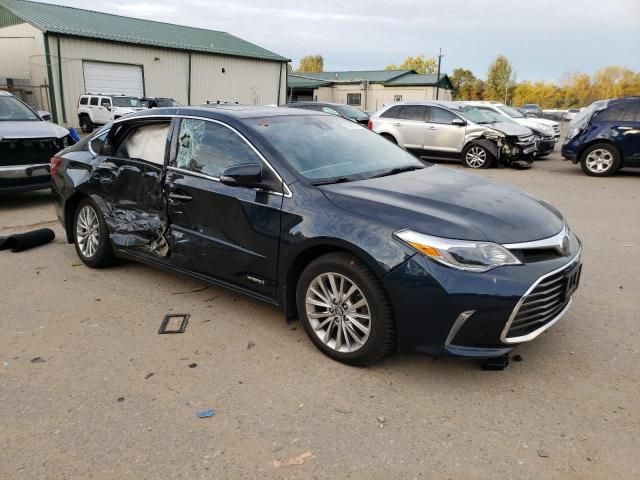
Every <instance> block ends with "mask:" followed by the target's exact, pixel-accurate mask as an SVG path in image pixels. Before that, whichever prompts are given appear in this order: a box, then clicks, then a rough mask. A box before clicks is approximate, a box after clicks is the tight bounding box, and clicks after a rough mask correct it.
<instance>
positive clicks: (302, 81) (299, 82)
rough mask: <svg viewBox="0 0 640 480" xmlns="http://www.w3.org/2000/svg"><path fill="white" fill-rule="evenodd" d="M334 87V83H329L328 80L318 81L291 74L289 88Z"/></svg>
mask: <svg viewBox="0 0 640 480" xmlns="http://www.w3.org/2000/svg"><path fill="white" fill-rule="evenodd" d="M330 85H333V82H328V81H326V80H317V79H314V78H306V77H303V76H301V75H292V74H289V88H301V89H302V88H307V89H308V88H318V87H328V86H330Z"/></svg>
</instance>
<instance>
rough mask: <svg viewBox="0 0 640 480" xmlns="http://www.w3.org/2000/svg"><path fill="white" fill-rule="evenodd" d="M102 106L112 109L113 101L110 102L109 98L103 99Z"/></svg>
mask: <svg viewBox="0 0 640 480" xmlns="http://www.w3.org/2000/svg"><path fill="white" fill-rule="evenodd" d="M100 106H101V107H111V100H109V99H108V98H103V99H101V100H100Z"/></svg>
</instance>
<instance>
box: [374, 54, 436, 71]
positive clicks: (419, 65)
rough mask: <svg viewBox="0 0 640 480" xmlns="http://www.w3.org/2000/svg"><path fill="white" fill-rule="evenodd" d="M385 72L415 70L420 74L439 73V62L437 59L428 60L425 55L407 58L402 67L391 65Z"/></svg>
mask: <svg viewBox="0 0 640 480" xmlns="http://www.w3.org/2000/svg"><path fill="white" fill-rule="evenodd" d="M384 69H385V70H415V71H416V72H418V73H438V60H437V59H436V58H433V57H432V58H426V57H425V56H424V55H417V56H415V57H407V58H405V59H404V62H402V63H401V64H400V65H396V64H395V63H390V64H389V65H387V66H386V67H384Z"/></svg>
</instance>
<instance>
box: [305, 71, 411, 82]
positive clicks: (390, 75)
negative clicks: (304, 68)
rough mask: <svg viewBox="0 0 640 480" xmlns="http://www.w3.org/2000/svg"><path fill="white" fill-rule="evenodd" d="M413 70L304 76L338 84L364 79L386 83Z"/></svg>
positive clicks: (329, 73)
mask: <svg viewBox="0 0 640 480" xmlns="http://www.w3.org/2000/svg"><path fill="white" fill-rule="evenodd" d="M411 72H413V70H347V71H344V72H308V73H305V74H304V76H305V77H307V78H313V79H317V80H325V81H330V82H337V83H360V82H361V81H362V80H363V79H367V80H369V83H385V82H388V81H389V80H392V79H394V78H396V77H399V76H401V75H405V74H407V73H411Z"/></svg>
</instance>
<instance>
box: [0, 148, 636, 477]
mask: <svg viewBox="0 0 640 480" xmlns="http://www.w3.org/2000/svg"><path fill="white" fill-rule="evenodd" d="M450 168H460V167H458V166H455V165H452V166H450ZM480 173H481V174H482V175H486V176H489V177H492V178H496V179H500V180H502V181H504V182H507V183H510V184H513V185H516V186H518V187H522V188H524V189H526V190H528V191H530V192H532V193H533V194H535V195H537V196H539V197H541V198H543V199H545V200H547V201H549V202H551V203H553V204H554V205H556V206H557V207H559V208H560V209H561V210H562V212H563V213H564V214H565V215H566V217H567V219H568V221H569V222H570V225H571V226H572V227H573V229H574V230H575V231H576V232H577V233H578V235H579V236H580V237H581V238H582V240H583V242H584V276H583V283H582V286H581V288H580V289H579V290H578V293H577V296H576V299H575V300H576V301H575V302H574V306H573V308H572V310H571V311H570V312H569V314H568V315H567V316H566V317H565V318H564V319H563V320H562V321H561V322H559V323H558V324H557V325H556V326H555V327H554V328H552V329H551V330H550V331H549V332H547V333H546V334H545V335H542V336H541V337H540V338H539V339H537V340H536V341H534V342H533V343H530V344H527V345H524V346H522V347H520V348H518V349H517V350H516V352H515V353H519V354H520V355H521V356H522V361H521V362H512V363H511V365H510V366H509V368H508V369H507V370H505V371H503V372H485V371H482V370H481V369H480V368H479V364H478V363H477V362H473V361H461V360H454V359H440V360H434V359H432V358H428V357H424V356H421V355H398V354H396V355H394V356H392V357H390V358H389V359H387V360H385V361H383V362H382V363H380V364H378V365H376V366H374V367H371V368H366V369H358V368H352V367H347V366H344V365H341V364H338V363H335V362H333V361H331V360H329V359H327V358H326V357H324V356H323V355H321V354H320V353H319V352H318V351H317V350H316V349H315V348H314V347H313V346H312V344H311V343H310V342H309V341H308V340H307V339H306V337H305V334H304V332H303V331H302V329H301V328H300V326H299V324H297V323H293V324H291V325H287V324H285V323H284V321H283V318H282V315H281V314H280V313H279V311H278V310H276V309H275V308H273V307H270V306H267V305H264V304H261V303H259V302H257V301H254V300H250V299H247V298H243V297H240V296H238V295H236V294H234V293H230V292H228V291H226V290H223V289H220V288H216V287H208V288H204V287H205V286H204V285H202V284H198V283H196V282H193V281H191V280H185V279H183V278H180V277H177V276H174V275H171V274H167V273H163V272H161V271H158V270H155V269H153V268H150V267H147V266H143V265H137V264H133V263H123V264H122V265H119V266H117V267H115V268H112V269H108V270H102V271H97V270H90V269H88V268H86V267H84V266H81V265H80V264H79V260H78V258H77V256H76V254H75V251H74V249H73V247H72V246H71V245H67V244H66V243H65V241H64V239H63V233H62V230H61V228H60V227H59V225H58V224H57V222H56V221H55V214H54V212H53V207H52V206H51V204H50V201H49V198H48V195H47V194H46V193H42V192H40V193H34V194H28V195H22V196H10V197H7V196H5V197H0V235H5V234H7V233H9V232H14V231H15V232H17V231H22V230H28V229H31V228H37V227H42V226H48V227H52V228H53V229H54V230H55V231H56V235H57V238H56V240H55V242H54V243H52V244H50V245H47V246H44V247H40V248H37V249H34V250H31V251H28V252H24V253H9V252H0V266H1V267H2V269H1V271H2V275H0V302H1V305H2V308H1V309H0V332H2V333H1V334H0V362H1V364H0V405H1V406H2V408H0V478H1V479H3V480H5V479H6V480H13V479H29V480H32V479H64V478H68V479H87V478H95V479H115V478H122V479H170V478H194V479H196V478H234V479H238V478H262V477H276V478H366V479H372V478H381V479H388V478H425V479H427V478H428V479H446V478H451V479H459V478H460V479H462V478H464V479H481V478H482V479H484V478H496V479H506V478H520V479H527V478H531V479H533V478H535V479H563V480H565V479H581V480H584V479H598V480H601V479H609V478H611V479H616V480H618V479H637V478H640V456H639V455H638V452H640V404H639V403H638V398H639V394H640V358H639V357H640V355H639V353H640V344H639V341H640V337H639V325H640V314H639V313H638V312H639V310H640V309H639V307H640V301H639V300H638V298H639V296H638V292H637V289H638V285H640V267H639V265H640V213H639V209H638V205H639V204H640V171H638V172H632V171H628V172H624V173H621V174H619V175H617V176H616V177H614V178H608V179H593V178H589V177H587V176H585V175H584V174H582V173H581V171H580V169H579V168H578V167H576V166H574V165H572V164H568V163H565V162H561V161H560V160H559V156H558V154H557V153H556V154H554V156H553V157H552V158H551V159H549V160H546V161H541V162H537V163H536V164H535V166H534V168H533V169H531V170H529V171H513V170H504V169H502V170H489V171H483V172H480ZM203 288H204V289H203ZM169 311H173V312H183V311H186V312H190V313H191V315H192V317H191V322H190V324H189V326H188V328H187V331H186V332H185V333H184V334H182V335H158V334H157V329H158V326H159V324H160V322H161V320H162V318H163V316H164V314H165V313H167V312H169ZM250 345H253V346H252V347H251V348H248V347H249V346H250ZM36 357H40V359H41V360H40V361H38V360H34V359H35V358H36ZM206 408H213V409H214V410H215V415H214V416H213V417H212V418H206V419H200V418H197V417H196V415H195V414H196V412H197V411H200V410H203V409H206ZM383 417H384V418H383ZM305 452H311V455H312V456H303V457H301V459H300V461H304V463H303V464H301V465H293V466H280V467H276V466H274V464H273V461H274V460H280V459H282V460H285V461H286V460H288V459H291V458H294V457H298V456H300V455H303V454H305Z"/></svg>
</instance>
